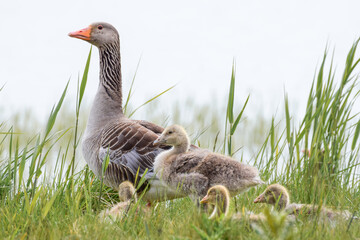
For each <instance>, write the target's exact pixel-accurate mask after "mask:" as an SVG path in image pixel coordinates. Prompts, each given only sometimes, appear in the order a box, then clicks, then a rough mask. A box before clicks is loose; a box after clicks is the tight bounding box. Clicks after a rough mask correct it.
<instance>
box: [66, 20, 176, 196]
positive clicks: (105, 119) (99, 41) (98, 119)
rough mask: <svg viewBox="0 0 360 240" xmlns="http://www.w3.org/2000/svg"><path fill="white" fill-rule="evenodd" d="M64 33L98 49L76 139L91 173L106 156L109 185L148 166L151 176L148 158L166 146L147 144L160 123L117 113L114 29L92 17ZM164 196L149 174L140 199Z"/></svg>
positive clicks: (119, 93)
mask: <svg viewBox="0 0 360 240" xmlns="http://www.w3.org/2000/svg"><path fill="white" fill-rule="evenodd" d="M69 36H70V37H74V38H78V39H82V40H85V41H87V42H89V43H91V44H93V45H95V46H96V47H97V48H98V49H99V57H100V83H99V87H98V90H97V93H96V96H95V99H94V102H93V105H92V108H91V112H90V116H89V120H88V123H87V127H86V131H85V134H84V137H83V141H82V152H83V156H84V158H85V160H86V162H87V164H88V165H89V167H90V169H91V170H92V171H93V172H94V173H95V175H96V176H97V177H101V171H102V170H101V169H102V163H103V161H104V159H106V157H107V156H109V158H110V161H109V165H108V167H107V169H106V172H105V174H104V183H105V184H106V185H108V186H110V187H112V188H114V189H115V190H119V184H120V183H121V182H123V181H130V182H131V183H135V177H136V176H138V177H142V176H143V175H144V173H145V171H146V169H148V170H149V171H148V172H147V173H146V176H145V178H146V179H147V180H150V179H152V178H153V177H154V172H153V170H152V169H153V161H154V159H155V157H156V156H157V155H158V154H159V153H160V152H161V151H163V150H164V149H166V147H163V146H160V147H155V146H154V145H153V142H154V141H155V140H156V139H157V138H158V135H159V134H160V133H161V132H162V131H163V128H162V127H159V126H157V125H155V124H153V123H150V122H147V121H138V120H131V119H128V118H127V117H125V116H124V114H123V110H122V79H121V63H120V40H119V34H118V32H117V30H116V29H115V28H114V27H113V26H112V25H110V24H108V23H104V22H97V23H93V24H91V25H90V26H88V27H87V28H84V29H82V30H79V31H75V32H71V33H69ZM137 173H138V174H137ZM137 182H139V181H137ZM165 195H166V196H165ZM164 197H166V198H167V199H171V198H174V197H177V195H176V194H175V192H172V191H171V190H169V191H168V189H167V188H166V186H164V185H162V184H161V182H160V181H157V180H156V179H155V180H154V181H152V182H151V187H150V190H149V191H148V192H147V194H146V195H145V196H144V199H146V200H149V201H152V200H159V199H163V198H164Z"/></svg>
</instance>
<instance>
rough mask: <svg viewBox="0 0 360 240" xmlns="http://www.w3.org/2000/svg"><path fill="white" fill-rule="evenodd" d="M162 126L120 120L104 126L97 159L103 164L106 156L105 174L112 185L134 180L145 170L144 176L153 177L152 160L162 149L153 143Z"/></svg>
mask: <svg viewBox="0 0 360 240" xmlns="http://www.w3.org/2000/svg"><path fill="white" fill-rule="evenodd" d="M161 131H162V128H161V127H159V126H157V125H155V124H152V123H149V122H146V121H132V120H129V121H121V122H117V123H113V124H110V125H109V126H107V127H106V128H105V129H104V131H103V133H102V138H101V146H100V149H99V160H100V162H101V163H102V162H103V161H104V160H105V159H106V157H107V156H109V160H110V161H109V166H108V168H107V170H106V173H105V177H106V178H107V179H108V180H109V181H110V182H111V183H113V182H114V183H115V184H112V185H118V184H119V183H121V182H122V181H124V180H129V181H131V182H134V181H135V176H136V174H137V173H138V176H139V177H141V176H142V175H143V174H144V173H145V171H146V169H148V172H147V174H146V176H145V177H146V179H149V178H151V177H153V176H154V175H155V174H154V171H153V162H154V159H155V157H156V156H157V155H158V154H159V153H160V152H161V151H162V150H163V149H162V148H157V147H155V146H153V142H154V141H155V140H156V139H157V138H158V134H159V132H160V133H161Z"/></svg>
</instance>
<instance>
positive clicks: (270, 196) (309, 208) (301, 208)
mask: <svg viewBox="0 0 360 240" xmlns="http://www.w3.org/2000/svg"><path fill="white" fill-rule="evenodd" d="M254 203H267V204H270V205H272V206H275V207H276V208H277V210H280V211H286V212H287V213H288V214H289V215H294V216H298V215H302V214H303V215H307V216H315V215H316V214H318V213H319V214H320V216H321V217H322V218H327V219H329V220H335V219H337V218H343V219H350V218H351V217H352V214H351V213H350V212H349V211H346V210H345V211H336V210H332V209H329V208H327V207H325V206H318V205H312V204H300V203H290V196H289V193H288V191H287V189H286V188H285V187H284V186H282V185H280V184H272V185H270V186H268V187H267V188H266V189H265V191H264V192H263V193H262V194H260V195H259V196H258V197H257V198H256V199H255V200H254Z"/></svg>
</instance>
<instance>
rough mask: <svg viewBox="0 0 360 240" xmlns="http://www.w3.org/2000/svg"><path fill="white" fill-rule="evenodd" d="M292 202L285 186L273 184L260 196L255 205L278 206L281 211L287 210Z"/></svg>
mask: <svg viewBox="0 0 360 240" xmlns="http://www.w3.org/2000/svg"><path fill="white" fill-rule="evenodd" d="M289 202H290V198H289V193H288V191H287V190H286V188H285V187H284V186H281V185H280V184H272V185H270V186H268V187H267V188H266V189H265V191H264V192H263V193H262V194H260V196H258V197H257V198H256V199H255V200H254V203H267V204H270V205H273V206H278V208H279V209H283V208H285V207H286V206H287V205H288V204H289Z"/></svg>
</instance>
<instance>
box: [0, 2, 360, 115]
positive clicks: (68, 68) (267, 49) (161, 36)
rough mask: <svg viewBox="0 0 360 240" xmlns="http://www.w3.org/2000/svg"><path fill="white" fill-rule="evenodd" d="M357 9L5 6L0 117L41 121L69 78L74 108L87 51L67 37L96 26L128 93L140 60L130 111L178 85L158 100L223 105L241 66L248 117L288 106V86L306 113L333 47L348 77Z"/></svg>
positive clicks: (94, 78)
mask: <svg viewBox="0 0 360 240" xmlns="http://www.w3.org/2000/svg"><path fill="white" fill-rule="evenodd" d="M359 9H360V1H356V0H353V1H329V0H321V1H319V0H317V1H289V0H283V1H268V0H262V1H239V0H238V1H236V0H232V1H230V0H229V1H208V0H203V1H194V0H191V1H188V0H186V1H184V0H182V1H176V2H175V1H146V0H144V1H119V0H114V1H89V0H87V1H69V0H63V1H56V2H54V1H35V0H32V1H16V0H12V1H4V0H3V1H2V2H1V3H0V29H1V33H0V47H1V50H0V51H1V52H0V86H2V85H4V84H5V88H4V90H3V91H2V92H0V106H1V109H0V111H2V113H1V112H0V114H1V115H3V114H5V116H10V115H11V114H12V113H15V112H17V111H20V110H22V109H24V108H28V109H32V110H33V111H34V113H35V114H37V115H38V116H39V119H40V120H42V119H45V116H47V114H48V113H49V112H50V110H51V107H52V105H53V104H54V103H56V101H57V100H58V99H59V97H60V95H61V93H62V91H63V89H64V87H65V85H66V83H67V81H68V79H69V78H71V85H70V95H68V96H67V100H68V101H75V93H76V81H77V75H78V74H79V73H82V71H83V68H84V65H85V61H86V57H87V54H88V52H89V49H90V44H88V43H86V42H84V41H81V40H78V39H72V38H70V37H68V36H67V34H68V33H69V32H71V31H75V30H79V29H81V28H84V27H86V26H88V25H89V24H90V23H92V22H95V21H106V22H109V23H111V24H113V25H114V26H115V27H116V28H117V29H118V31H119V34H120V41H121V54H122V70H123V89H124V91H125V93H126V92H127V90H128V88H129V86H130V83H131V80H132V76H133V75H134V73H135V69H136V66H137V63H138V61H139V59H140V57H141V56H142V60H141V63H140V67H139V70H138V73H137V78H136V83H135V95H134V97H133V98H132V103H133V105H136V106H137V105H139V104H141V103H143V102H144V101H145V100H147V99H148V98H149V97H151V96H153V95H155V94H157V93H159V92H161V91H162V90H164V89H166V88H168V87H170V86H172V85H174V84H178V85H177V86H176V88H175V89H173V90H172V92H171V93H170V94H167V95H166V96H164V97H162V98H161V102H163V103H164V105H163V106H164V109H166V108H169V107H170V106H171V102H174V101H180V102H181V99H186V98H188V97H191V98H194V99H195V101H196V102H197V103H199V104H200V105H201V104H203V103H209V102H210V103H212V102H214V100H213V98H214V97H215V98H217V99H224V96H225V95H226V94H227V92H228V88H229V81H230V75H231V65H232V61H233V59H235V60H236V70H237V74H236V79H237V82H236V84H237V85H236V98H237V102H239V103H242V102H244V100H245V99H246V96H247V95H248V94H249V93H250V94H251V97H250V103H249V105H248V107H247V109H246V114H247V115H251V113H252V112H254V113H258V112H259V111H266V112H268V114H270V115H268V117H269V118H270V117H271V115H272V114H275V112H276V109H277V108H279V107H282V106H283V97H284V89H285V91H286V92H287V93H288V95H289V99H290V101H291V103H292V106H293V109H292V110H293V111H292V112H295V110H294V108H295V109H296V107H295V106H297V109H298V110H299V111H300V112H301V113H302V112H304V110H305V109H304V106H305V104H306V100H307V96H308V92H309V89H310V86H311V82H312V79H313V76H314V72H315V68H316V67H317V66H318V64H319V62H320V61H321V58H322V55H323V52H324V49H325V46H326V44H327V42H329V44H330V46H331V49H330V52H331V51H332V48H333V47H335V64H336V65H337V70H338V71H339V73H342V70H343V66H344V62H345V57H346V54H347V52H348V50H349V49H350V47H351V45H352V43H353V42H354V40H355V39H356V38H357V37H359V36H360V34H359V32H360V14H359ZM93 50H94V51H93V56H92V62H91V67H90V72H89V80H88V85H87V91H86V96H85V100H86V101H90V100H91V99H92V97H93V95H94V94H95V92H96V88H97V85H98V71H99V70H98V64H99V62H98V61H99V59H98V52H97V49H96V48H93ZM357 72H360V71H359V70H358V71H357ZM165 103H166V104H165ZM220 104H221V102H220ZM223 104H225V105H226V103H225V102H224V103H223ZM74 105H75V104H74ZM221 114H223V113H221ZM189 117H191V116H189ZM145 118H146V116H145Z"/></svg>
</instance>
